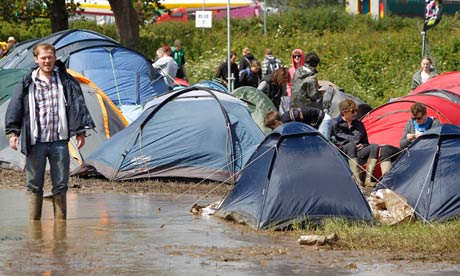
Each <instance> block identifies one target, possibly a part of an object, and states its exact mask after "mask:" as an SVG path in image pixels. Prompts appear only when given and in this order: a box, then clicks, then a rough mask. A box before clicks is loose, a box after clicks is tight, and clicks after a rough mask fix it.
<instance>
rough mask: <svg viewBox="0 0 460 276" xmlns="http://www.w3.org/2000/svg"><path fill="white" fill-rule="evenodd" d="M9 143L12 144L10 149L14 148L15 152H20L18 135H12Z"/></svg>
mask: <svg viewBox="0 0 460 276" xmlns="http://www.w3.org/2000/svg"><path fill="white" fill-rule="evenodd" d="M9 142H10V148H12V149H13V150H18V145H19V137H18V136H17V135H14V134H13V135H11V136H10V139H9Z"/></svg>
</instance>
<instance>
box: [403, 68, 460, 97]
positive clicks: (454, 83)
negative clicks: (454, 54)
mask: <svg viewBox="0 0 460 276" xmlns="http://www.w3.org/2000/svg"><path fill="white" fill-rule="evenodd" d="M429 90H444V91H450V92H453V93H455V94H457V95H460V72H449V73H444V74H441V75H438V76H436V77H434V78H432V79H430V80H428V81H427V82H425V83H423V84H421V85H420V86H419V87H417V88H415V89H414V90H412V91H411V92H410V93H409V95H414V94H417V93H420V92H423V91H429Z"/></svg>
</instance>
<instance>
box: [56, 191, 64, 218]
mask: <svg viewBox="0 0 460 276" xmlns="http://www.w3.org/2000/svg"><path fill="white" fill-rule="evenodd" d="M53 209H54V219H55V220H56V219H66V218H67V201H66V193H62V194H58V195H54V196H53Z"/></svg>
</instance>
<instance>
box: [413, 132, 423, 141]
mask: <svg viewBox="0 0 460 276" xmlns="http://www.w3.org/2000/svg"><path fill="white" fill-rule="evenodd" d="M422 134H423V133H415V134H414V137H415V138H414V140H415V139H417V138H418V137H420V136H422Z"/></svg>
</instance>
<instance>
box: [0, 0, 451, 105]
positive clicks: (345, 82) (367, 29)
mask: <svg viewBox="0 0 460 276" xmlns="http://www.w3.org/2000/svg"><path fill="white" fill-rule="evenodd" d="M300 2H302V1H299V7H300V6H302V5H300V4H301V3H300ZM321 2H323V1H308V2H305V3H306V4H308V5H307V6H308V7H309V8H303V9H301V8H297V9H292V10H291V11H288V12H285V13H283V14H282V15H267V17H266V22H265V26H266V33H264V20H263V18H264V17H263V16H260V17H259V18H252V19H243V20H241V19H239V20H237V19H232V20H231V48H232V49H233V50H235V51H236V52H237V54H238V55H241V51H242V49H243V48H244V47H250V48H251V50H252V52H253V54H254V55H255V56H256V58H258V59H260V60H261V59H262V58H263V53H264V49H265V48H272V49H273V51H274V54H275V56H277V57H278V58H280V59H281V60H282V61H283V63H284V64H285V65H286V66H290V65H291V64H290V63H291V52H292V50H293V49H295V48H301V49H303V50H304V51H305V52H308V51H315V52H317V53H318V54H319V56H320V58H321V62H320V64H319V67H318V70H319V75H318V76H319V79H324V80H329V81H332V82H334V83H336V84H337V85H339V86H341V87H343V88H344V90H345V91H346V92H348V93H351V94H353V95H355V96H357V97H359V98H361V99H362V100H364V101H366V102H368V103H369V104H371V105H372V106H373V107H376V106H378V105H381V104H383V103H385V102H387V101H388V99H389V98H394V97H400V96H403V95H406V94H407V93H408V92H409V90H410V82H411V77H412V74H413V73H414V72H415V71H416V70H418V69H419V67H420V59H421V53H422V36H421V34H420V31H419V26H420V25H422V24H423V21H422V18H421V17H420V18H402V17H397V16H386V17H385V18H384V19H380V20H374V19H372V18H371V17H369V16H363V15H358V16H353V15H350V14H348V13H346V12H345V8H344V7H343V6H341V5H337V6H319V7H317V8H311V7H312V6H317V5H318V4H319V3H321ZM302 3H303V2H302ZM212 25H213V26H212V28H210V29H199V28H195V22H194V21H190V22H188V23H183V22H165V23H161V24H152V25H145V26H143V27H142V28H141V31H140V41H139V44H138V45H137V46H136V50H138V51H140V52H141V53H143V54H144V55H145V56H147V57H148V58H154V57H155V52H156V49H157V48H158V47H160V46H162V45H164V44H170V45H171V44H173V42H174V40H175V39H180V40H182V44H183V45H184V47H185V49H186V59H187V64H186V68H187V71H188V76H189V80H190V81H191V82H192V83H196V82H198V81H200V80H203V79H211V78H212V77H213V76H214V74H215V73H216V70H217V68H218V66H219V64H220V63H221V62H223V61H224V60H225V59H226V57H227V20H225V19H220V20H219V19H213V22H212ZM70 26H71V28H80V29H91V30H94V31H97V32H100V33H103V34H106V35H108V36H110V37H112V38H115V39H117V40H118V38H117V32H116V28H115V26H114V25H106V26H97V25H96V24H95V22H91V21H77V22H72V23H71V25H70ZM459 31H460V20H459V18H457V17H455V16H443V19H442V21H441V23H439V24H438V26H436V27H435V28H433V29H432V30H429V31H428V32H427V40H428V45H427V46H429V50H430V53H431V55H432V56H433V59H434V61H435V65H436V67H437V69H438V71H439V72H448V71H456V70H459V69H458V68H459V65H460V37H459V36H458V33H459ZM49 33H50V29H49V24H48V25H47V24H46V22H37V23H36V24H34V25H33V26H28V27H27V26H19V27H18V26H16V25H10V24H7V23H2V29H1V30H0V39H3V40H6V38H7V37H8V36H9V35H14V36H16V37H17V38H18V39H19V41H22V40H26V39H30V38H36V37H42V36H45V35H48V34H49ZM427 49H428V47H427Z"/></svg>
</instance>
